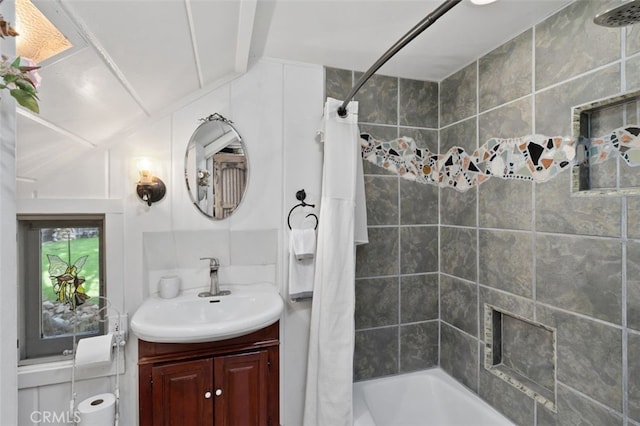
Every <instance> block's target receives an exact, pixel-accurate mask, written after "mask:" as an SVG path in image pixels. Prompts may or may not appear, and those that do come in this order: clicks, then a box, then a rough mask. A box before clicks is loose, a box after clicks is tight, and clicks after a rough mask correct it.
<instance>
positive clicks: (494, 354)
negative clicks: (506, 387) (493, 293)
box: [484, 304, 557, 412]
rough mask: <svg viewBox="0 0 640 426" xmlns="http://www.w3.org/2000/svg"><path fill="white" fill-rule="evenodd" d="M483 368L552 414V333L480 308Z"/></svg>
mask: <svg viewBox="0 0 640 426" xmlns="http://www.w3.org/2000/svg"><path fill="white" fill-rule="evenodd" d="M484 312H485V319H484V337H485V339H484V341H485V365H484V366H485V368H486V369H487V370H488V371H489V372H490V373H492V374H494V375H496V376H498V377H499V378H501V379H502V380H504V381H505V382H507V383H509V384H510V385H511V386H513V387H515V388H516V389H518V390H520V391H521V392H523V393H525V394H526V395H528V396H529V397H531V398H533V399H535V400H536V401H538V402H539V403H540V404H543V405H544V406H545V407H546V408H548V409H549V410H551V411H553V412H557V408H556V387H557V386H556V330H555V329H553V328H551V327H547V326H545V325H543V324H540V323H537V322H534V321H531V320H529V319H526V318H523V317H521V316H518V315H516V314H512V313H509V312H506V311H503V310H501V309H500V308H496V307H495V306H492V305H488V304H485V305H484Z"/></svg>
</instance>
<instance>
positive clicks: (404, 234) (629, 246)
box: [327, 1, 640, 426]
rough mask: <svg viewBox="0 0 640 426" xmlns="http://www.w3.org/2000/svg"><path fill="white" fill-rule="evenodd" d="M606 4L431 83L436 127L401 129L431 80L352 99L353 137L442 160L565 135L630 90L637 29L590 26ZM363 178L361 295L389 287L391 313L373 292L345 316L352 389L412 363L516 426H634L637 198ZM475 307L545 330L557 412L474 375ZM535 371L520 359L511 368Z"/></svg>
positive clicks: (636, 85) (551, 22)
mask: <svg viewBox="0 0 640 426" xmlns="http://www.w3.org/2000/svg"><path fill="white" fill-rule="evenodd" d="M601 8H602V2H599V1H598V2H596V1H577V2H575V3H572V4H570V5H569V6H567V7H566V8H564V9H563V10H561V11H560V12H558V13H557V14H556V15H554V16H551V17H549V18H548V19H547V20H545V21H544V22H542V23H540V24H538V25H536V27H535V28H532V29H530V30H529V31H526V32H524V33H522V34H520V35H518V36H517V37H515V38H513V39H512V40H510V41H509V42H507V43H505V44H504V45H502V46H500V47H498V48H497V49H495V50H494V51H492V52H490V53H488V54H487V55H485V56H483V57H481V58H479V59H478V60H477V61H475V62H474V63H472V64H470V65H468V66H467V67H465V68H464V69H462V70H460V71H459V72H456V73H455V74H453V75H452V76H450V77H449V78H447V79H445V80H444V81H442V82H440V83H439V86H438V84H436V83H432V84H434V85H435V87H436V88H437V87H439V89H440V90H439V99H440V101H439V102H438V103H435V104H436V105H438V106H439V108H440V112H439V119H438V117H436V118H435V120H434V118H433V117H430V118H429V120H431V121H428V120H427V119H426V118H421V119H417V118H416V120H415V121H408V122H405V121H402V120H403V119H404V118H406V117H414V116H413V115H412V114H407V113H405V112H403V111H402V109H403V108H404V107H405V106H407V105H413V106H418V105H420V102H418V101H416V100H415V99H416V98H417V97H421V96H422V97H423V99H424V100H426V102H425V103H424V105H425V106H424V107H423V110H422V111H423V112H425V114H426V110H427V109H429V110H433V108H434V102H433V99H431V98H429V97H428V95H427V93H429V92H430V90H417V89H416V88H415V87H423V86H428V85H429V84H428V83H423V82H415V83H414V82H411V83H410V84H404V80H403V79H397V78H391V77H382V76H375V77H374V80H373V81H370V84H368V85H367V86H368V87H367V88H366V90H365V91H364V92H363V93H361V94H360V98H359V99H358V100H360V101H361V107H362V110H363V111H361V117H360V120H361V125H360V130H361V131H363V132H368V133H369V134H371V135H372V136H373V137H374V138H376V139H379V140H393V139H397V138H398V137H400V136H408V137H412V138H414V139H415V140H416V144H417V146H418V147H420V148H425V147H427V148H429V149H430V151H431V152H438V153H443V152H446V151H447V150H448V149H450V148H451V147H453V146H462V147H463V148H464V149H465V150H466V151H467V152H473V151H474V150H475V149H476V148H477V147H478V146H479V144H480V143H481V142H480V141H487V140H489V139H490V138H509V137H512V136H513V135H526V134H548V135H553V134H560V135H569V134H571V130H572V129H571V126H572V123H571V108H572V107H574V106H576V105H583V104H585V103H587V102H592V101H594V100H597V99H603V98H608V97H611V96H615V95H617V94H620V93H623V92H626V91H630V90H637V89H640V66H639V65H640V26H639V25H635V26H630V27H628V28H626V29H607V28H603V27H597V26H595V25H594V24H593V23H592V18H593V16H595V14H597V13H598V12H599V11H600V9H601ZM576 40H580V42H579V43H577V42H576ZM355 77H356V78H357V76H355ZM353 79H354V75H353V73H352V72H349V71H342V70H332V69H328V70H327V95H328V96H333V97H335V98H338V99H340V98H341V97H344V95H345V93H348V91H349V89H350V87H351V84H352V83H353V81H354V80H353ZM429 87H430V88H431V89H433V86H429ZM431 93H433V90H431ZM436 93H437V89H436ZM409 100H411V101H409ZM429 100H430V101H431V102H429ZM427 105H428V107H427ZM416 110H417V111H418V112H420V108H416ZM620 125H623V123H620ZM365 173H366V174H367V179H368V184H367V190H368V194H367V195H368V196H369V199H368V206H367V207H368V209H369V218H370V219H373V221H370V224H369V226H370V236H372V235H373V236H374V237H375V239H374V238H371V240H372V243H371V244H369V246H368V247H366V248H362V249H359V252H358V259H357V263H358V264H357V274H358V275H357V279H356V291H359V290H358V288H360V289H365V288H368V287H367V285H368V284H374V285H378V286H380V287H384V286H390V287H391V289H386V293H384V294H385V295H389V296H385V297H389V299H388V303H386V304H382V303H377V304H376V303H372V302H371V300H372V299H371V297H372V296H370V295H371V292H373V290H371V289H370V290H369V295H364V296H363V295H360V296H358V298H357V302H356V303H357V306H356V310H357V313H356V315H363V314H364V313H365V312H370V314H368V319H367V321H368V322H360V321H361V320H358V319H356V323H357V324H360V325H359V326H358V328H357V330H356V355H355V359H354V378H355V379H356V380H361V379H364V378H370V377H377V376H384V375H390V374H395V373H397V372H399V371H401V370H403V367H404V366H407V365H409V364H407V362H406V361H405V360H406V359H411V360H412V361H415V362H414V363H413V364H412V365H411V368H423V367H424V368H426V367H428V366H430V365H434V364H436V363H439V364H440V366H441V367H442V368H443V369H445V370H446V371H447V372H448V373H449V374H451V375H452V376H453V377H455V378H456V379H457V380H458V381H460V382H461V383H463V384H464V385H465V386H467V387H468V388H469V389H471V390H473V391H475V392H477V393H478V394H479V395H480V396H481V397H482V398H484V399H485V400H486V401H488V402H489V403H490V404H492V405H493V406H494V407H495V408H497V409H498V410H500V411H501V412H503V413H504V414H505V415H506V416H508V417H509V418H511V419H512V420H513V421H514V422H515V423H517V424H519V425H607V426H608V425H629V426H633V425H636V426H637V425H640V361H639V360H640V357H639V356H638V353H640V308H638V306H640V280H639V279H638V276H639V274H640V272H639V271H640V213H638V212H640V197H634V196H629V195H625V194H621V195H615V196H610V197H572V196H571V190H570V186H571V177H570V174H569V173H560V174H559V175H558V176H557V177H556V178H554V179H551V180H549V181H548V182H546V183H544V184H536V183H534V182H531V181H519V180H518V181H507V180H502V179H490V180H489V181H487V182H485V183H484V184H482V185H480V186H477V187H474V188H471V189H470V190H468V191H467V192H465V193H460V192H458V191H452V190H451V189H450V188H438V187H436V186H434V185H420V184H418V183H416V182H410V181H406V180H404V179H401V178H399V177H398V176H397V175H394V174H391V173H389V172H387V171H385V170H384V169H381V168H378V167H375V166H373V165H372V164H367V163H365ZM614 173H616V178H617V179H619V178H620V177H623V176H620V177H618V176H617V174H618V173H620V172H619V171H618V170H616V171H614ZM409 206H410V207H409ZM418 230H421V231H422V232H421V233H418V232H416V236H415V237H413V234H414V231H418ZM371 231H374V232H371ZM410 237H413V239H410ZM432 238H436V239H438V244H437V246H436V248H435V251H434V249H433V248H432V246H431V243H432ZM420 244H422V245H420ZM412 256H416V257H415V259H414V258H413V257H412ZM416 259H420V260H419V261H418V260H416ZM434 264H435V265H436V266H435V268H434V267H433V265H434ZM381 279H384V280H386V283H385V284H381V283H377V282H376V281H377V280H381ZM407 279H411V280H416V283H414V285H415V287H414V288H413V289H408V288H406V287H407V286H406V280H407ZM417 289H420V291H421V292H422V295H419V294H418V293H415V292H414V291H416V290H417ZM436 294H437V295H438V296H437V298H436V299H435V300H434V295H436ZM407 300H411V301H412V303H411V305H406V303H408V302H407ZM421 303H422V304H423V306H422V308H421V309H419V310H420V311H421V312H420V313H416V315H415V316H413V311H412V310H413V309H418V307H419V306H421ZM485 303H486V304H489V305H492V306H494V307H496V308H497V309H500V310H503V311H506V312H510V313H513V314H515V315H517V316H519V317H522V318H526V319H529V320H531V321H533V322H536V323H540V324H543V325H545V326H547V327H551V328H554V329H556V331H557V335H556V337H557V348H556V350H557V363H556V375H557V381H556V406H557V413H554V412H553V411H552V410H549V409H547V408H545V407H544V405H543V404H539V403H537V402H536V401H535V400H534V399H532V398H530V397H529V396H527V395H526V394H524V393H522V392H521V391H519V390H517V389H516V388H514V387H512V386H510V385H509V384H508V383H506V382H505V381H503V380H502V379H500V378H498V377H496V376H495V375H494V374H491V373H490V372H489V371H487V370H486V369H485V368H484V360H485V357H484V343H485V342H484V336H483V333H482V330H483V321H484V305H485ZM374 306H377V308H376V309H377V310H378V311H377V312H380V311H381V310H382V311H384V314H382V313H380V314H378V313H376V311H375V309H374V308H373V307H374ZM407 308H408V309H409V310H408V311H407ZM372 309H373V311H372ZM427 311H428V313H427ZM408 318H411V319H410V320H409V319H408ZM407 321H411V322H407ZM414 325H415V327H413V326H414ZM426 329H428V330H431V331H433V330H436V331H435V332H432V333H429V332H427V330H426ZM434 335H435V336H436V337H433V338H432V337H430V336H434ZM408 336H412V338H411V339H407V337H408ZM438 336H439V340H438ZM418 342H419V343H418ZM438 342H439V347H438ZM421 345H422V346H421ZM402 348H405V349H402ZM434 348H435V350H436V353H435V355H434V352H433V350H434ZM532 352H533V351H532ZM531 356H532V357H534V356H536V354H531ZM529 361H530V362H529ZM534 361H535V359H533V358H531V359H530V360H528V359H522V357H521V359H520V362H521V363H522V366H521V368H526V366H527V365H534Z"/></svg>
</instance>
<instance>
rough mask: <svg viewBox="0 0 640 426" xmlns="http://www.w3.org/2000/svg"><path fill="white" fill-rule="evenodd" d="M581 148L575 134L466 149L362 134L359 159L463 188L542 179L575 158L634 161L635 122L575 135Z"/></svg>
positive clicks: (638, 150) (638, 146)
mask: <svg viewBox="0 0 640 426" xmlns="http://www.w3.org/2000/svg"><path fill="white" fill-rule="evenodd" d="M580 146H582V147H585V148H584V149H583V150H582V151H579V152H580V153H581V155H580V156H579V158H578V156H577V155H576V152H577V151H578V150H577V147H578V140H577V139H575V138H569V137H562V136H554V137H548V136H543V135H529V136H523V137H519V138H491V139H489V140H488V141H487V142H485V143H484V144H483V145H482V146H480V147H479V148H477V149H476V150H475V151H473V153H472V154H468V153H467V152H466V151H465V150H464V148H461V147H458V146H454V147H452V148H451V149H449V150H448V151H447V152H446V153H445V154H436V153H433V152H431V151H430V150H429V149H427V148H418V146H417V145H416V143H415V141H414V140H413V139H412V138H410V137H406V136H403V137H400V138H398V139H394V140H391V141H382V140H378V139H375V138H374V137H373V136H371V135H369V134H367V133H363V134H362V135H361V148H362V158H363V159H365V160H367V161H369V162H370V163H373V164H375V165H377V166H379V167H382V168H384V169H386V170H389V171H390V172H392V173H396V174H398V175H400V176H401V177H402V178H404V179H408V180H412V181H415V182H420V183H425V184H433V185H437V186H439V187H442V188H446V187H448V188H454V189H456V190H457V191H460V192H465V191H467V190H469V189H471V188H473V187H475V186H478V185H480V184H481V183H483V182H486V181H487V180H489V178H491V177H494V176H495V177H499V178H501V179H518V180H529V181H534V182H546V181H548V180H549V179H551V178H553V177H555V176H557V175H558V174H559V173H561V172H562V171H563V170H565V169H568V168H571V167H573V166H575V165H576V164H579V162H583V163H584V162H586V163H588V164H598V163H602V162H604V161H607V160H608V159H610V158H612V157H613V153H614V152H615V153H617V154H618V155H620V156H621V157H622V158H623V159H624V161H626V162H627V164H629V165H630V166H633V167H636V166H640V127H638V126H636V125H629V126H624V127H620V128H618V129H615V130H613V131H612V132H611V133H610V134H609V135H608V136H604V137H601V138H594V139H589V140H580Z"/></svg>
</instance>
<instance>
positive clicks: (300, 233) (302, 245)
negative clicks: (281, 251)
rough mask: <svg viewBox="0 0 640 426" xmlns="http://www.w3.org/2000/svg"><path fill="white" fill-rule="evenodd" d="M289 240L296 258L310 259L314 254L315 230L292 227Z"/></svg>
mask: <svg viewBox="0 0 640 426" xmlns="http://www.w3.org/2000/svg"><path fill="white" fill-rule="evenodd" d="M291 242H292V244H293V253H294V254H295V255H296V259H298V260H302V259H310V258H313V257H315V255H316V230H315V229H311V228H307V229H292V230H291Z"/></svg>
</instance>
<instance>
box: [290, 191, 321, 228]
mask: <svg viewBox="0 0 640 426" xmlns="http://www.w3.org/2000/svg"><path fill="white" fill-rule="evenodd" d="M305 198H307V193H306V192H305V190H304V189H301V190H299V191H297V192H296V199H297V200H298V201H300V202H299V203H298V204H296V205H295V206H293V207H291V210H289V215H287V225H288V226H289V229H291V221H290V220H291V213H293V211H294V210H295V209H296V208H297V207H312V208H315V206H316V205H315V204H309V203H305V201H304V199H305ZM309 216H313V217H315V218H316V226H315V227H314V228H313V229H318V222H319V220H318V216H316V215H315V213H309V214H308V215H306V216H305V217H309Z"/></svg>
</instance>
